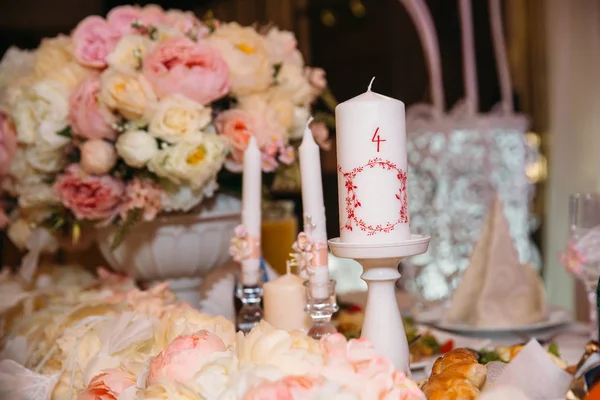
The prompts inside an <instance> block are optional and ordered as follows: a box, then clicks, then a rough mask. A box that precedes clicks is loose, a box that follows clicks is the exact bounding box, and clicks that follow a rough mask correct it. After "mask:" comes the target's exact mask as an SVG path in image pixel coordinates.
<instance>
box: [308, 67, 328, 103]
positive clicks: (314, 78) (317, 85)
mask: <svg viewBox="0 0 600 400" xmlns="http://www.w3.org/2000/svg"><path fill="white" fill-rule="evenodd" d="M304 73H305V75H306V78H307V79H308V82H309V83H310V86H311V87H312V88H313V91H314V93H315V95H317V96H318V95H320V94H321V93H323V92H324V91H325V89H327V78H326V77H325V70H323V69H322V68H310V67H307V68H306V69H305V72H304Z"/></svg>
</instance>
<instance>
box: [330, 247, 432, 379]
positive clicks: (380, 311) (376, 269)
mask: <svg viewBox="0 0 600 400" xmlns="http://www.w3.org/2000/svg"><path fill="white" fill-rule="evenodd" d="M430 238H431V237H430V236H423V235H410V239H409V240H405V241H402V242H399V243H385V244H376V243H372V244H371V243H367V244H363V243H347V242H341V241H340V238H336V239H331V240H329V248H330V249H331V252H332V253H333V254H334V255H335V256H336V257H340V258H350V259H353V260H356V261H357V262H358V263H360V264H361V265H362V267H363V270H364V273H363V274H362V275H361V278H362V279H363V280H364V281H365V282H366V283H367V286H368V294H367V306H366V309H365V318H364V322H363V326H362V333H361V337H364V338H367V339H369V341H370V342H371V343H372V344H373V346H374V347H375V350H376V351H377V352H378V353H379V354H381V355H382V356H385V357H387V358H388V359H389V360H390V361H391V362H392V364H393V365H394V367H395V368H396V369H397V370H399V371H403V372H404V373H406V374H407V375H409V374H410V365H409V362H410V357H409V352H408V342H407V340H406V332H405V331H404V324H403V323H402V316H401V315H400V310H399V309H398V303H397V300H396V293H395V290H396V285H395V283H396V281H397V280H398V279H399V278H400V273H399V272H398V264H399V263H400V261H402V260H403V259H405V258H406V257H410V256H416V255H418V254H423V253H425V252H426V251H427V248H428V247H429V239H430Z"/></svg>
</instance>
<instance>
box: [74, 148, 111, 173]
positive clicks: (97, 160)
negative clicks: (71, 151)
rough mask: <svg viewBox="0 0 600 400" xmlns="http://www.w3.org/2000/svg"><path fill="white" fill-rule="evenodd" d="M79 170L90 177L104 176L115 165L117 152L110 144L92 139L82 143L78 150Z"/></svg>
mask: <svg viewBox="0 0 600 400" xmlns="http://www.w3.org/2000/svg"><path fill="white" fill-rule="evenodd" d="M80 153H81V161H80V164H81V169H82V170H83V171H84V172H86V173H88V174H92V175H104V174H106V173H108V171H110V170H111V169H112V167H114V166H115V164H116V163H117V151H116V150H115V146H114V145H113V144H112V143H109V142H107V141H104V140H99V139H92V140H88V141H86V142H84V143H83V144H82V145H81V148H80Z"/></svg>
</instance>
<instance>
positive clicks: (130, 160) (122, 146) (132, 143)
mask: <svg viewBox="0 0 600 400" xmlns="http://www.w3.org/2000/svg"><path fill="white" fill-rule="evenodd" d="M116 149H117V154H118V155H119V156H120V157H121V158H122V159H123V160H124V161H125V163H126V164H127V165H129V166H130V167H134V168H141V167H143V166H144V165H146V163H147V162H148V161H150V159H151V158H152V157H154V156H155V155H156V153H157V152H158V144H157V143H156V139H154V138H153V137H152V136H150V135H149V134H148V133H147V132H145V131H128V132H125V133H123V134H122V135H120V136H119V138H118V139H117V144H116Z"/></svg>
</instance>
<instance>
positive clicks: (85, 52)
mask: <svg viewBox="0 0 600 400" xmlns="http://www.w3.org/2000/svg"><path fill="white" fill-rule="evenodd" d="M120 38H121V35H120V34H119V32H118V31H117V30H115V29H113V28H112V27H110V26H109V25H108V23H107V22H106V21H105V20H104V18H102V17H98V16H96V15H92V16H89V17H87V18H85V19H84V20H83V21H81V22H80V23H79V24H78V25H77V27H76V28H75V31H74V32H73V46H74V52H73V53H74V56H75V59H76V60H77V61H79V62H80V63H81V64H83V65H85V66H88V67H93V68H104V67H106V57H107V56H108V55H109V54H110V52H111V51H113V49H114V48H115V46H116V45H117V42H118V41H119V39H120Z"/></svg>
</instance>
